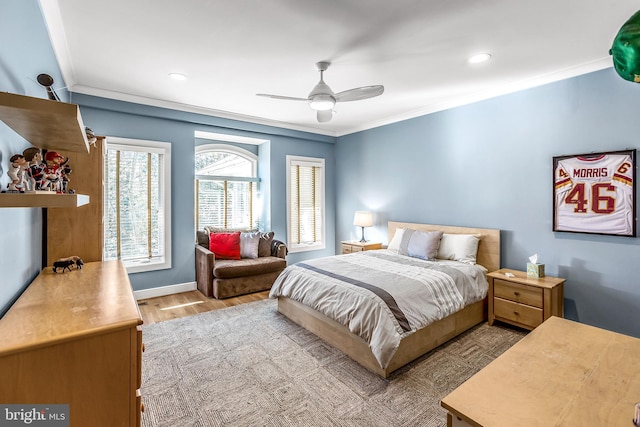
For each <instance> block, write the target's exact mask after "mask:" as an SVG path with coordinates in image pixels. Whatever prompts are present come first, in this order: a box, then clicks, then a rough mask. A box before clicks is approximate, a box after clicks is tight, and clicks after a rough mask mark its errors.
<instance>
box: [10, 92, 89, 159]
mask: <svg viewBox="0 0 640 427" xmlns="http://www.w3.org/2000/svg"><path fill="white" fill-rule="evenodd" d="M0 120H2V121H3V122H5V123H6V124H7V125H8V126H9V127H10V128H11V129H13V130H14V131H16V132H17V133H18V134H19V135H20V136H22V137H23V138H24V139H26V140H27V141H29V143H31V144H33V145H34V146H35V147H38V148H42V149H46V150H60V151H75V152H84V153H88V152H89V141H87V135H86V133H85V127H84V124H83V123H82V117H81V116H80V109H79V107H78V106H77V105H75V104H69V103H66V102H59V101H52V100H50V99H44V98H34V97H31V96H25V95H17V94H13V93H8V92H0Z"/></svg>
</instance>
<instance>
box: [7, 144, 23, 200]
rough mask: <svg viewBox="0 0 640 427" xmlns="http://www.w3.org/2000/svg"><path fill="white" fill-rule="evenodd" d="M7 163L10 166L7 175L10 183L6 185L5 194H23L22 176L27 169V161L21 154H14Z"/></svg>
mask: <svg viewBox="0 0 640 427" xmlns="http://www.w3.org/2000/svg"><path fill="white" fill-rule="evenodd" d="M9 161H10V162H11V164H10V165H9V170H8V171H7V175H9V178H10V179H11V182H10V183H9V184H7V192H9V193H24V174H25V171H26V169H27V167H28V165H27V161H26V160H25V159H24V156H23V155H22V154H14V155H13V156H11V158H10V159H9Z"/></svg>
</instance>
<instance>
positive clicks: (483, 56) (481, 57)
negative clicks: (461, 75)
mask: <svg viewBox="0 0 640 427" xmlns="http://www.w3.org/2000/svg"><path fill="white" fill-rule="evenodd" d="M489 59H491V54H490V53H479V54H477V55H473V56H472V57H471V58H469V64H479V63H481V62H485V61H488V60H489Z"/></svg>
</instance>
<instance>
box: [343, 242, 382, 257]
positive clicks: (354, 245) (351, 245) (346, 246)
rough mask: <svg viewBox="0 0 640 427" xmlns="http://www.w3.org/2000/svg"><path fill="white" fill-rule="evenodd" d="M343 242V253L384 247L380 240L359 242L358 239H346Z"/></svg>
mask: <svg viewBox="0 0 640 427" xmlns="http://www.w3.org/2000/svg"><path fill="white" fill-rule="evenodd" d="M341 243H342V253H343V254H350V253H352V252H363V251H372V250H374V249H382V243H380V242H359V241H357V240H345V241H343V242H341Z"/></svg>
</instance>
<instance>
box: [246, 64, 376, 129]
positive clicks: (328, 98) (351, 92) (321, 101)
mask: <svg viewBox="0 0 640 427" xmlns="http://www.w3.org/2000/svg"><path fill="white" fill-rule="evenodd" d="M329 65H331V63H330V62H326V61H321V62H317V63H316V68H317V69H318V71H320V81H319V82H318V84H317V85H316V86H315V87H314V88H313V90H312V91H311V92H310V93H309V95H308V96H307V97H306V98H296V97H292V96H282V95H269V94H266V93H258V94H256V95H258V96H265V97H267V98H275V99H284V100H288V101H307V102H308V103H309V106H310V107H311V108H312V109H314V110H316V111H317V117H318V122H320V123H324V122H328V121H329V120H331V118H332V117H333V107H334V105H335V104H336V103H337V102H347V101H359V100H361V99H367V98H373V97H374V96H379V95H382V92H384V86H382V85H374V86H362V87H357V88H354V89H348V90H344V91H342V92H338V93H334V92H333V91H332V90H331V88H330V87H329V85H327V84H326V83H325V82H324V80H323V79H322V77H323V73H324V72H325V71H327V69H328V68H329Z"/></svg>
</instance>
